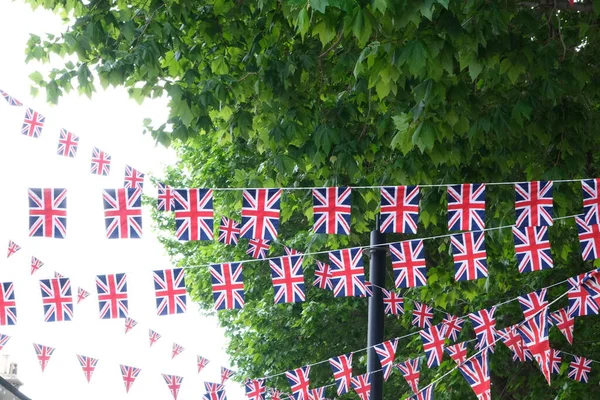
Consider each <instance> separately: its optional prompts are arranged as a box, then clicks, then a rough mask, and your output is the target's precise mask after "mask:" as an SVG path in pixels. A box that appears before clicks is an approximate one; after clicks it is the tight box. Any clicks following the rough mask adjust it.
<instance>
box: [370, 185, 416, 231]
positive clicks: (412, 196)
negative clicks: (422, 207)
mask: <svg viewBox="0 0 600 400" xmlns="http://www.w3.org/2000/svg"><path fill="white" fill-rule="evenodd" d="M420 200H421V194H420V193H419V187H418V186H395V187H391V186H390V187H382V188H381V206H380V208H379V213H380V215H381V216H380V222H379V231H380V232H383V233H410V234H416V233H417V220H418V218H419V202H420Z"/></svg>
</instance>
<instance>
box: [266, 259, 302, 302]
mask: <svg viewBox="0 0 600 400" xmlns="http://www.w3.org/2000/svg"><path fill="white" fill-rule="evenodd" d="M302 259H303V257H302V256H283V257H280V258H276V259H274V260H269V266H270V267H271V280H272V281H273V288H274V289H275V304H281V303H295V302H299V301H304V300H305V299H306V297H305V294H304V275H303V271H302Z"/></svg>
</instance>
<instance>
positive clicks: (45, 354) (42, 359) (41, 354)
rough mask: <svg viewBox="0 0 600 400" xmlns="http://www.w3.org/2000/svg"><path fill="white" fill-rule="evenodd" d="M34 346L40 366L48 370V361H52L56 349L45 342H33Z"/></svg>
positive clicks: (43, 369)
mask: <svg viewBox="0 0 600 400" xmlns="http://www.w3.org/2000/svg"><path fill="white" fill-rule="evenodd" d="M33 348H34V350H35V355H36V356H37V359H38V361H39V363H40V367H41V368H42V372H44V371H45V370H46V366H47V365H48V361H50V357H51V356H52V353H54V350H56V349H55V348H54V347H50V346H44V345H43V344H36V343H34V344H33Z"/></svg>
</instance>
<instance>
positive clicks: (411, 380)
mask: <svg viewBox="0 0 600 400" xmlns="http://www.w3.org/2000/svg"><path fill="white" fill-rule="evenodd" d="M396 368H398V370H399V371H400V372H401V373H402V376H403V377H404V379H406V383H408V386H410V389H411V390H412V391H413V392H414V393H417V392H418V391H419V378H420V377H421V358H420V357H419V358H413V359H412V360H406V361H404V362H401V363H399V364H396Z"/></svg>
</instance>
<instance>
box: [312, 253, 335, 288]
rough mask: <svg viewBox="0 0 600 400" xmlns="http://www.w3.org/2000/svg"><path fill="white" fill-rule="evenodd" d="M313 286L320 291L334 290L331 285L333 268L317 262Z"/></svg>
mask: <svg viewBox="0 0 600 400" xmlns="http://www.w3.org/2000/svg"><path fill="white" fill-rule="evenodd" d="M313 286H316V287H318V288H320V289H325V290H333V285H332V284H331V267H330V266H329V264H325V263H324V262H321V261H319V260H317V266H316V267H315V280H314V282H313Z"/></svg>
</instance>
